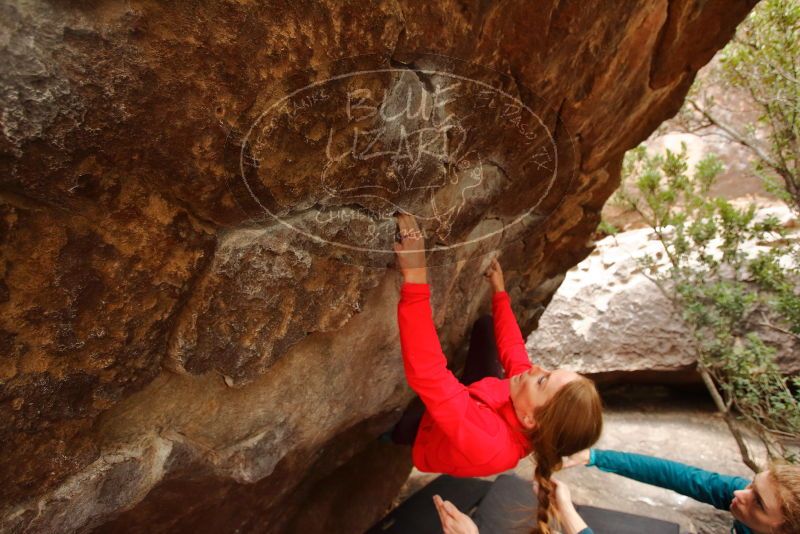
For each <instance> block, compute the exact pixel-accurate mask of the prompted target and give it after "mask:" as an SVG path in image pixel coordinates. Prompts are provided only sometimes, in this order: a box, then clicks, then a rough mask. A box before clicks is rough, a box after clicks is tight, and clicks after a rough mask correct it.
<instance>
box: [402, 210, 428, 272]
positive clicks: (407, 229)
mask: <svg viewBox="0 0 800 534" xmlns="http://www.w3.org/2000/svg"><path fill="white" fill-rule="evenodd" d="M396 217H397V227H398V230H399V234H400V243H395V244H394V251H395V254H396V256H397V265H398V267H399V269H400V273H401V274H402V275H403V280H404V281H406V282H409V283H412V284H427V283H428V269H427V267H426V265H425V238H424V237H423V236H422V231H421V230H420V229H419V225H417V221H416V219H414V216H413V215H410V214H407V213H401V214H399V215H397V216H396Z"/></svg>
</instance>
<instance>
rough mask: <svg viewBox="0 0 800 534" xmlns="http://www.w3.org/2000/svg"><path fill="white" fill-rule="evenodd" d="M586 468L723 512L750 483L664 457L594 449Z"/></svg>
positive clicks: (739, 478)
mask: <svg viewBox="0 0 800 534" xmlns="http://www.w3.org/2000/svg"><path fill="white" fill-rule="evenodd" d="M587 465H593V466H595V467H597V468H598V469H600V470H602V471H606V472H608V473H616V474H617V475H621V476H624V477H627V478H632V479H633V480H638V481H639V482H644V483H645V484H652V485H653V486H659V487H662V488H667V489H670V490H673V491H676V492H678V493H680V494H681V495H686V496H687V497H691V498H692V499H695V500H697V501H700V502H703V503H706V504H710V505H712V506H714V507H715V508H719V509H720V510H728V509H729V508H730V505H731V501H732V500H733V492H734V491H735V490H739V489H743V488H745V487H747V485H748V484H750V481H749V480H746V479H744V478H741V477H734V476H728V475H721V474H719V473H714V472H712V471H705V470H703V469H699V468H697V467H692V466H690V465H686V464H682V463H678V462H673V461H671V460H664V459H663V458H656V457H654V456H645V455H643V454H633V453H628V452H619V451H606V450H602V449H591V450H590V452H589V463H588V464H587Z"/></svg>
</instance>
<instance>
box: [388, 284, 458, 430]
mask: <svg viewBox="0 0 800 534" xmlns="http://www.w3.org/2000/svg"><path fill="white" fill-rule="evenodd" d="M430 294H431V291H430V287H429V286H428V284H412V283H409V282H403V285H402V286H401V288H400V302H399V303H398V304H397V324H398V327H399V330H400V347H401V350H402V353H403V367H404V368H405V372H406V380H408V385H409V386H411V389H413V390H414V391H415V392H416V393H417V394H418V395H419V396H420V398H421V399H422V402H424V403H425V407H426V408H427V409H428V411H430V412H431V415H432V416H433V417H434V419H437V421H438V419H440V418H441V419H449V418H451V417H456V416H458V417H462V416H463V414H464V411H465V409H466V407H465V404H466V403H469V402H471V399H470V398H469V392H468V391H467V388H466V387H465V386H464V385H463V384H461V382H459V381H458V379H456V377H455V376H454V375H453V373H452V372H451V371H450V370H449V369H447V359H446V357H445V355H444V352H442V346H441V344H440V343H439V336H438V335H437V334H436V326H435V325H434V324H433V312H432V311H431V305H430ZM437 416H438V417H437Z"/></svg>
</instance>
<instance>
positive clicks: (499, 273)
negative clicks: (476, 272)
mask: <svg viewBox="0 0 800 534" xmlns="http://www.w3.org/2000/svg"><path fill="white" fill-rule="evenodd" d="M483 276H484V277H486V280H488V281H489V283H490V284H492V289H493V290H494V292H495V293H497V292H498V291H505V290H506V286H505V282H504V281H503V269H502V268H501V267H500V262H499V261H497V258H492V262H491V263H490V264H489V268H488V269H486V271H485V272H484V273H483Z"/></svg>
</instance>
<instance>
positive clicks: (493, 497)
mask: <svg viewBox="0 0 800 534" xmlns="http://www.w3.org/2000/svg"><path fill="white" fill-rule="evenodd" d="M575 508H576V509H577V510H578V513H579V514H580V515H581V517H582V518H583V520H584V521H586V524H587V525H589V526H590V527H591V528H592V530H593V531H594V534H642V533H643V532H646V533H647V534H679V532H680V528H679V526H678V525H677V524H676V523H669V522H667V521H662V520H660V519H652V518H649V517H643V516H638V515H633V514H627V513H624V512H617V511H614V510H606V509H604V508H596V507H594V506H576V507H575ZM535 516H536V497H535V496H534V495H533V490H532V489H531V483H530V482H529V481H527V480H523V479H521V478H519V477H517V476H513V475H500V476H499V477H497V479H496V480H495V482H494V484H492V487H491V488H490V489H489V491H488V492H487V494H486V496H485V497H484V498H483V500H482V501H481V503H480V505H479V506H478V509H477V510H476V511H475V514H474V515H473V519H474V520H475V523H476V524H477V525H478V528H479V530H480V532H481V534H515V533H527V532H530V528H531V526H532V525H533V521H534V519H535Z"/></svg>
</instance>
